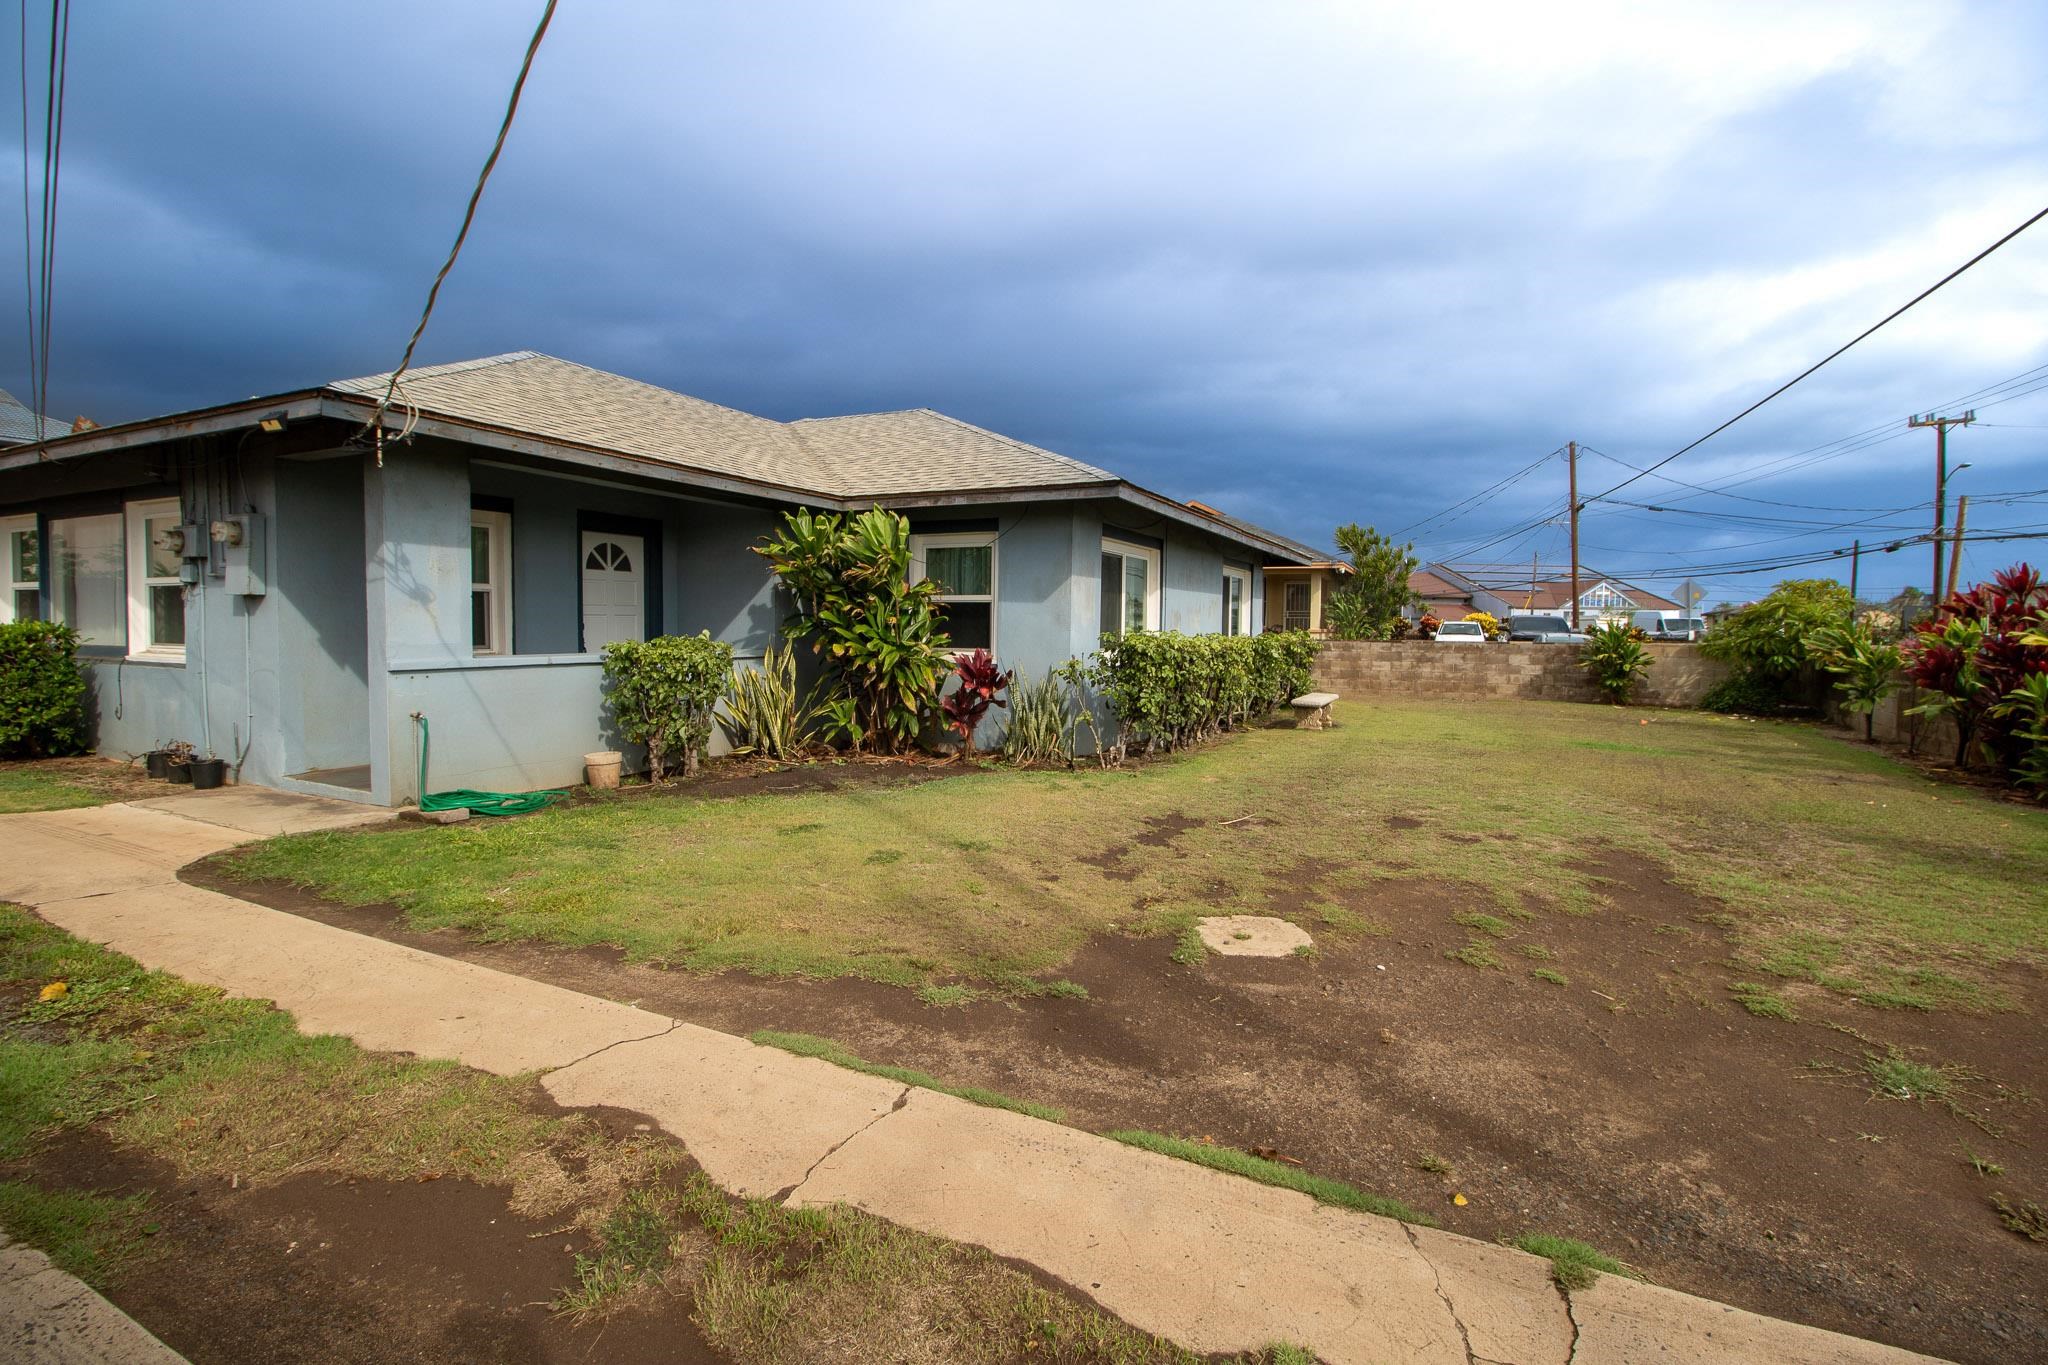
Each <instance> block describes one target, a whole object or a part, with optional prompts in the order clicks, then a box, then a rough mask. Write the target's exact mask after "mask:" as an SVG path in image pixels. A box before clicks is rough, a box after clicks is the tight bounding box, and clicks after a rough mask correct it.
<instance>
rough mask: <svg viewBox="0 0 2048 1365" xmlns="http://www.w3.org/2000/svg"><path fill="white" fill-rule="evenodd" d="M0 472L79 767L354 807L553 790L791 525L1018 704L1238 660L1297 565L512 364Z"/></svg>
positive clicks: (3, 458) (31, 457)
mask: <svg viewBox="0 0 2048 1365" xmlns="http://www.w3.org/2000/svg"><path fill="white" fill-rule="evenodd" d="M388 387H389V376H388V375H371V376H367V377H364V378H359V379H350V380H341V381H337V382H333V383H327V384H321V385H316V386H314V387H310V388H305V389H299V390H294V391H290V392H285V393H279V394H272V395H268V396H265V397H260V398H252V399H247V400H243V401H239V402H233V403H225V404H221V405H218V406H214V407H209V408H202V409H198V410H195V411H190V412H183V413H178V414H175V415H172V416H168V417H162V418H155V419H151V420H147V421H137V422H128V423H121V424H117V425H111V426H107V427H102V428H96V429H92V430H85V431H78V432H75V433H70V434H64V435H51V436H50V437H49V438H48V439H46V440H45V441H43V442H42V443H41V444H39V445H37V446H36V447H35V448H33V449H30V448H16V449H12V450H0V543H4V544H5V545H6V546H7V547H8V549H9V554H8V566H9V567H8V572H9V574H10V575H11V578H10V580H9V581H8V582H7V583H6V584H0V587H4V588H5V589H6V591H5V592H4V593H0V619H7V618H8V617H9V616H16V615H23V614H31V615H41V616H46V617H50V618H53V619H57V620H61V621H65V622H68V623H70V624H71V625H73V626H74V627H75V628H77V629H78V630H79V631H80V632H81V634H82V635H83V637H84V640H85V645H84V648H83V650H82V656H83V657H84V658H85V659H86V661H87V663H88V666H89V671H90V674H91V678H92V682H93V693H94V701H95V713H96V724H97V732H98V739H99V744H100V747H101V748H102V749H103V750H104V751H108V752H114V753H119V752H124V751H125V752H130V753H139V752H143V751H145V750H148V749H151V748H154V747H156V746H157V745H158V744H159V743H161V742H163V741H166V740H171V739H183V740H187V741H189V742H191V743H193V744H195V745H196V746H198V747H199V748H200V749H202V750H204V751H209V752H212V753H214V754H216V755H218V756H220V757H222V758H225V759H227V760H228V761H229V763H230V765H231V766H232V769H233V770H234V772H235V773H236V775H237V780H240V781H245V782H255V783H261V784H264V785H270V786H278V787H283V788H286V789H291V790H303V791H309V792H316V793H322V794H328V795H340V796H349V797H353V798H355V799H359V800H364V801H369V802H374V803H378V804H386V805H389V804H397V803H399V802H401V801H404V800H407V799H411V798H413V797H415V796H416V795H417V794H418V782H417V776H416V775H417V772H418V765H419V760H420V755H421V752H422V749H423V747H424V748H425V750H426V757H427V763H428V777H427V786H428V788H429V789H430V790H443V789H448V788H456V787H472V788H480V789H486V790H501V791H512V790H525V789H531V788H536V787H544V786H553V785H560V784H563V783H567V782H572V781H575V780H578V778H579V775H580V772H581V765H582V756H583V755H584V754H585V753H586V752H590V751H593V750H599V749H606V748H612V747H616V744H615V736H613V735H611V734H609V733H607V730H606V726H605V721H604V705H603V697H602V695H601V691H600V683H601V659H600V655H599V650H600V649H601V648H602V647H603V645H604V644H606V643H607V642H609V641H613V640H621V639H639V638H644V637H647V636H652V635H657V634H695V633H696V632H698V631H700V630H701V631H709V632H710V633H711V635H712V636H713V637H714V638H717V639H720V640H724V641H727V642H728V643H730V644H731V645H732V646H733V649H734V651H735V654H736V656H737V657H738V658H739V659H741V660H742V661H753V660H759V659H760V657H761V655H762V653H763V651H764V650H765V649H766V648H767V647H768V646H769V645H771V644H773V643H775V642H776V640H777V638H778V631H779V627H780V625H781V623H782V621H783V619H784V618H785V616H786V615H787V613H788V610H789V604H788V602H787V601H786V600H785V599H784V597H783V596H782V594H781V592H780V590H779V588H778V587H777V586H776V584H775V582H774V580H773V576H772V574H771V573H770V572H769V569H768V565H767V563H766V561H764V560H763V559H762V558H761V557H760V556H758V555H755V554H752V553H750V547H752V546H754V545H756V544H758V543H759V542H760V541H761V540H762V539H763V537H764V536H766V535H767V534H768V533H769V532H770V531H771V530H772V529H774V527H775V526H776V525H777V524H778V523H779V520H780V518H781V516H782V515H783V514H784V513H785V512H787V511H789V510H792V509H794V508H797V507H809V508H811V509H813V510H831V511H859V510H864V509H866V508H868V507H871V506H877V505H879V506H882V507H886V508H890V509H893V510H895V511H898V512H900V513H902V514H903V515H904V516H905V517H906V518H908V520H909V521H910V524H911V528H912V532H913V550H914V557H915V572H918V573H920V574H922V575H925V576H927V577H931V578H935V579H940V581H941V583H942V587H943V589H944V591H943V593H942V598H941V600H942V603H943V606H944V610H945V613H946V623H947V627H948V630H949V633H950V634H951V636H952V638H953V641H954V643H955V644H956V645H959V646H961V647H967V648H971V647H975V646H983V647H987V648H989V649H991V650H992V651H993V652H994V653H995V654H996V656H997V658H998V659H1000V660H1001V661H1002V662H1003V663H1004V664H1005V665H1006V666H1009V667H1013V668H1015V669H1016V670H1017V671H1018V674H1019V676H1020V677H1024V678H1036V677H1041V676H1043V675H1044V674H1045V672H1046V671H1047V670H1048V669H1050V668H1052V667H1054V666H1055V665H1057V664H1059V663H1061V662H1063V661H1064V660H1066V659H1068V658H1070V657H1073V656H1076V655H1082V654H1086V653H1087V652H1089V651H1090V650H1092V649H1094V648H1095V647H1096V645H1097V644H1098V642H1099V640H1100V638H1101V636H1102V635H1103V634H1105V633H1110V634H1115V633H1120V632H1122V631H1126V630H1132V629H1148V630H1159V629H1165V630H1179V631H1184V632H1224V633H1248V632H1252V631H1257V630H1260V629H1262V628H1263V627H1264V626H1265V624H1266V614H1265V595H1264V594H1265V586H1266V585H1265V575H1266V573H1267V571H1268V570H1269V569H1286V568H1291V567H1300V566H1302V565H1303V564H1305V563H1306V562H1308V561H1312V560H1316V559H1318V558H1321V556H1319V555H1318V552H1316V551H1314V550H1313V549H1311V548H1310V547H1307V546H1303V545H1300V544H1298V543H1297V542H1294V541H1291V540H1289V539H1287V538H1286V537H1283V536H1278V535H1275V534H1274V533H1272V532H1270V531H1267V530H1265V529H1263V528H1261V527H1258V526H1255V525H1253V524H1251V523H1249V522H1246V521H1243V520H1241V519H1238V518H1235V517H1230V516H1227V515H1224V514H1222V513H1220V512H1217V511H1215V510H1213V509H1210V508H1207V507H1197V506H1190V505H1189V504H1187V503H1184V502H1180V501H1177V500H1175V499H1172V498H1169V497H1166V496H1163V495H1161V494H1159V493H1155V492H1153V491H1151V490H1149V489H1146V488H1143V487H1140V486H1138V485H1136V484H1134V483H1132V482H1130V481H1129V480H1127V479H1124V478H1121V477H1120V476H1118V475H1116V474H1113V473H1111V472H1109V471H1107V470H1103V469H1100V468H1097V467H1095V466H1093V465H1090V464H1087V463H1084V462H1083V461H1080V460H1076V459H1073V458H1071V457H1069V456H1065V455H1062V454H1059V453H1057V452H1054V451H1050V450H1044V449H1041V448H1039V447H1036V446H1033V445H1030V444H1028V443H1026V442H1023V441H1019V440H1015V439H1013V438H1011V437H1007V436H1004V435H1001V434H999V433H997V432H992V431H987V430H984V429H982V428H980V427H976V426H973V425H971V424H969V423H966V422H962V421H959V420H958V419H956V418H952V417H948V416H946V415H944V414H942V413H937V412H933V411H930V410H928V409H912V410H909V411H905V412H888V413H862V414H856V415H850V416H840V417H822V418H807V419H803V420H800V421H793V422H779V421H773V420H771V419H768V418H765V417H759V416H755V415H753V414H751V413H746V412H740V411H738V410H736V409H733V408H728V407H723V406H720V405H719V404H716V403H711V402H707V401H705V400H703V399H699V398H693V397H690V396H688V395H686V394H681V393H676V392H673V391H671V390H668V389H664V388H661V387H659V386H656V385H653V384H647V383H643V382H641V381H638V380H634V379H629V378H626V377H624V376H622V375H617V374H610V373H606V372H604V371H601V370H595V369H592V368H590V367H588V366H584V365H578V364H574V363H572V362H569V361H565V360H559V359H556V358H553V357H550V356H544V355H539V354H536V353H534V352H531V351H521V352H515V353H512V354H509V355H500V356H492V357H488V358H485V359H481V360H473V361H465V362H461V363H457V364H450V365H436V366H428V367H424V368H421V369H417V370H411V371H408V372H407V373H406V375H405V376H404V378H403V381H402V382H401V384H400V385H399V386H398V388H397V391H396V396H397V398H398V400H399V402H398V403H397V405H396V406H394V407H392V408H391V409H389V410H388V412H387V413H386V415H385V418H384V420H383V422H382V424H381V425H382V427H383V429H384V435H383V437H382V439H381V440H379V439H373V438H374V437H375V432H374V431H373V430H372V427H371V425H370V424H371V423H372V422H373V420H374V419H375V417H376V414H377V411H378V400H379V399H380V398H382V397H383V395H384V394H385V393H386V391H387V388H388Z"/></svg>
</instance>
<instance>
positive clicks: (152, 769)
mask: <svg viewBox="0 0 2048 1365" xmlns="http://www.w3.org/2000/svg"><path fill="white" fill-rule="evenodd" d="M170 761H171V756H170V755H169V754H167V753H165V752H164V751H163V750H162V749H151V750H150V751H149V752H148V753H146V754H144V755H143V756H142V766H143V770H144V771H146V772H147V773H148V774H149V775H150V776H151V777H154V778H159V779H160V778H162V777H163V775H164V768H165V767H166V766H167V765H168V764H169V763H170Z"/></svg>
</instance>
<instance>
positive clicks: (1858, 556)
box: [1849, 540, 1863, 620]
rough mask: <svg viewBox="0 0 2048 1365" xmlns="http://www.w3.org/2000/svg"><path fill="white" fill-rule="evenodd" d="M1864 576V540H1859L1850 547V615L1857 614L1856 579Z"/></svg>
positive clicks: (1852, 617)
mask: <svg viewBox="0 0 2048 1365" xmlns="http://www.w3.org/2000/svg"><path fill="white" fill-rule="evenodd" d="M1862 576H1863V542H1862V541H1860V540H1859V541H1857V542H1855V543H1854V544H1853V545H1852V546H1850V548H1849V617H1850V619H1851V620H1854V619H1855V616H1856V581H1857V580H1858V579H1859V578H1861V577H1862Z"/></svg>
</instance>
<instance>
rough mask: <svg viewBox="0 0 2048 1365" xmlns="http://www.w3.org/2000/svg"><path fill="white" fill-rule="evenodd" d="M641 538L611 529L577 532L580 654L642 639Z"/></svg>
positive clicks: (643, 547)
mask: <svg viewBox="0 0 2048 1365" xmlns="http://www.w3.org/2000/svg"><path fill="white" fill-rule="evenodd" d="M646 560H647V542H646V541H645V540H644V539H642V538H641V537H639V536H628V535H620V534H619V533H617V532H615V531H585V532H584V533H583V652H584V653H586V654H596V653H598V652H599V651H600V650H602V649H603V648H604V647H605V646H606V645H608V644H611V643H612V642H613V641H615V640H644V639H646V638H647V578H646V574H647V565H646Z"/></svg>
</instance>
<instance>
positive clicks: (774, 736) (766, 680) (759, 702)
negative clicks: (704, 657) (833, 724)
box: [718, 645, 817, 759]
mask: <svg viewBox="0 0 2048 1365" xmlns="http://www.w3.org/2000/svg"><path fill="white" fill-rule="evenodd" d="M816 711H817V708H816V707H815V706H813V705H812V698H811V697H809V696H806V695H804V693H803V692H802V691H801V690H799V689H798V687H797V682H796V648H795V646H789V647H787V648H784V649H780V650H778V649H776V648H775V647H774V646H773V645H770V646H769V647H768V650H767V652H766V653H764V654H763V655H762V656H761V666H760V667H759V668H736V669H734V670H733V673H732V677H731V678H730V679H728V680H727V682H726V684H725V709H724V710H723V711H722V712H720V713H719V717H718V724H719V726H720V728H722V729H723V730H724V731H725V737H726V739H727V740H728V741H729V742H730V743H731V744H732V750H733V752H734V753H736V754H759V755H760V756H761V757H763V758H772V759H792V758H798V757H801V756H802V754H803V751H804V749H805V748H806V747H807V746H808V745H809V744H810V741H811V730H812V726H813V724H814V722H815V719H816Z"/></svg>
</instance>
